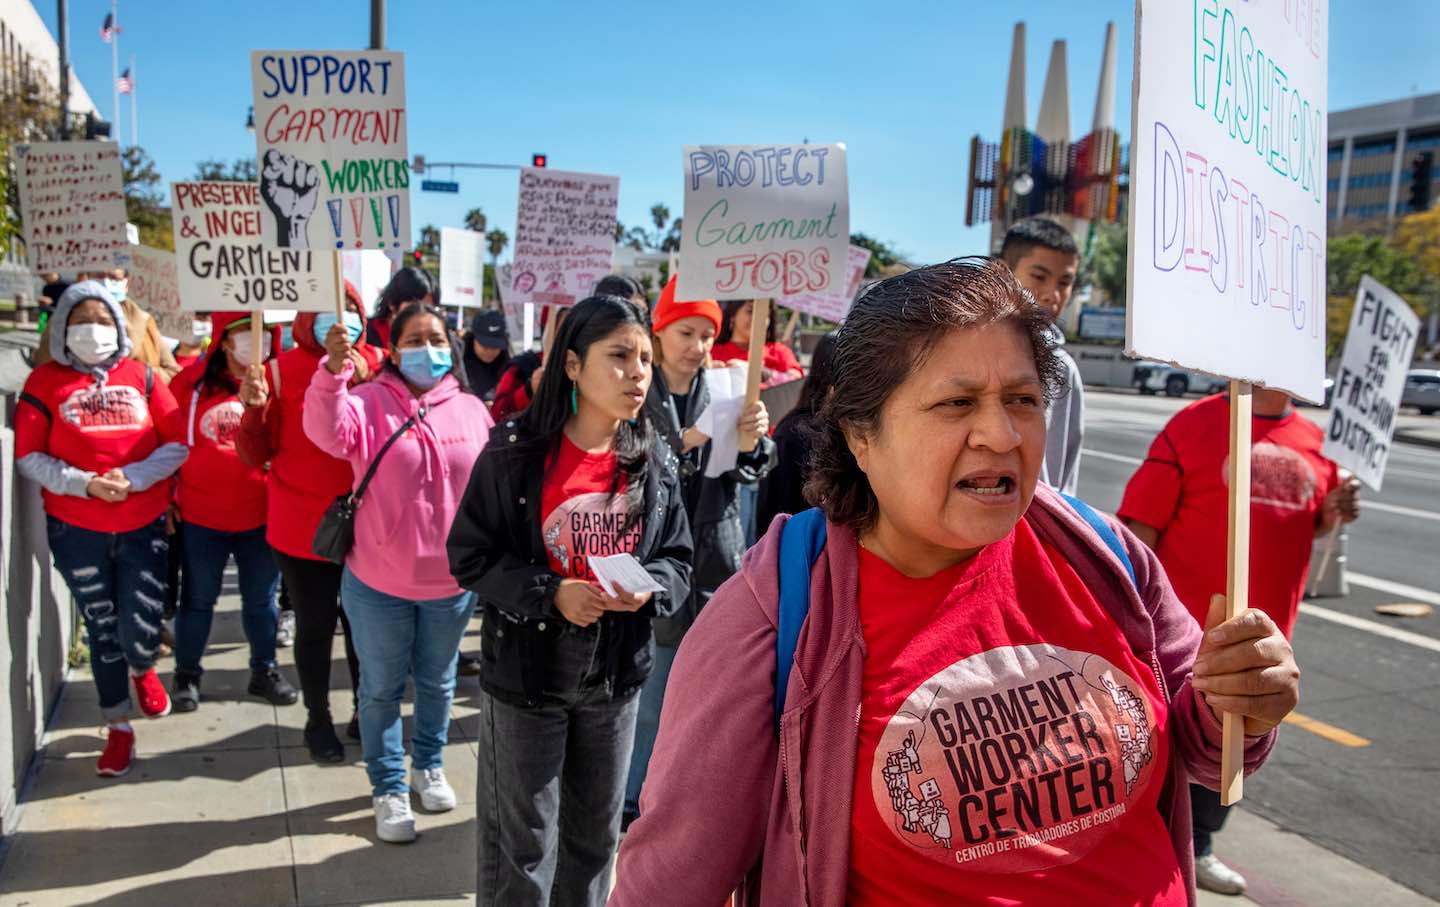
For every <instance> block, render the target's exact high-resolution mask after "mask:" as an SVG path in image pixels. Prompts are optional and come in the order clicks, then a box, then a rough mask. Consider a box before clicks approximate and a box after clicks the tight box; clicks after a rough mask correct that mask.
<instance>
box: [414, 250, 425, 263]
mask: <svg viewBox="0 0 1440 907" xmlns="http://www.w3.org/2000/svg"><path fill="white" fill-rule="evenodd" d="M424 260H425V253H424V252H421V251H420V250H419V249H416V250H415V263H416V264H417V265H418V264H420V263H421V262H423V261H424Z"/></svg>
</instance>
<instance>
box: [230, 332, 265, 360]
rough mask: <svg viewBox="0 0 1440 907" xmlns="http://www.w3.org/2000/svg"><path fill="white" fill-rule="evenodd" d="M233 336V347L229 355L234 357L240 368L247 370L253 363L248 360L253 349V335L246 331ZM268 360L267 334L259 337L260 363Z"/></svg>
mask: <svg viewBox="0 0 1440 907" xmlns="http://www.w3.org/2000/svg"><path fill="white" fill-rule="evenodd" d="M233 336H234V337H235V346H234V348H233V349H231V350H230V353H231V355H233V356H234V357H235V361H236V362H238V363H240V365H241V367H242V368H249V367H250V366H252V365H254V364H255V363H254V362H252V361H251V359H250V354H251V352H253V351H254V349H255V338H254V334H252V333H251V332H249V331H246V332H245V333H243V334H235V335H233ZM269 358H270V334H269V333H268V332H267V333H264V334H261V335H260V361H261V362H264V361H265V360H266V359H269Z"/></svg>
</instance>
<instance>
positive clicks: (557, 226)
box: [505, 167, 620, 305]
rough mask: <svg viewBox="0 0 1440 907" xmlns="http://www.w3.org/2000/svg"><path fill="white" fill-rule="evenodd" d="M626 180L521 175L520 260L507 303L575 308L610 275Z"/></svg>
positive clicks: (527, 171)
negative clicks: (621, 195)
mask: <svg viewBox="0 0 1440 907" xmlns="http://www.w3.org/2000/svg"><path fill="white" fill-rule="evenodd" d="M619 201H620V177H618V176H602V175H599V174H595V173H567V172H565V171H563V170H550V169H547V168H543V167H542V168H535V167H526V168H524V169H522V170H521V171H520V208H519V210H518V211H517V212H516V215H515V259H514V262H513V268H512V276H511V279H510V284H509V286H508V289H507V292H506V293H505V302H506V303H508V304H522V303H526V302H535V303H545V304H548V305H573V304H574V303H575V302H577V301H579V300H581V299H584V298H585V297H586V296H589V295H590V291H592V290H593V289H595V284H596V282H598V281H599V280H600V278H602V277H604V276H605V275H606V274H609V273H610V261H611V259H612V258H613V257H614V255H615V212H616V209H617V207H618V205H619Z"/></svg>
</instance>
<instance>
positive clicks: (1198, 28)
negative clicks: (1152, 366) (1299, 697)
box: [1126, 0, 1329, 804]
mask: <svg viewBox="0 0 1440 907" xmlns="http://www.w3.org/2000/svg"><path fill="white" fill-rule="evenodd" d="M1327 6H1328V4H1327V3H1325V2H1323V0H1301V2H1299V3H1261V4H1257V3H1243V2H1240V0H1196V2H1195V3H1193V4H1192V3H1173V2H1168V0H1139V2H1137V3H1136V7H1135V78H1134V103H1133V117H1134V122H1133V136H1134V139H1133V143H1132V146H1131V148H1132V151H1131V162H1132V163H1131V178H1130V193H1131V203H1130V256H1129V269H1130V272H1129V281H1128V288H1127V289H1128V303H1129V304H1128V308H1127V318H1126V352H1127V353H1128V354H1129V355H1131V356H1136V357H1143V358H1149V359H1159V360H1162V361H1166V362H1173V363H1176V364H1179V365H1182V366H1186V367H1189V368H1194V369H1198V370H1200V371H1203V372H1208V373H1210V374H1213V375H1222V376H1225V377H1228V378H1230V379H1231V381H1230V403H1231V405H1230V451H1231V455H1230V532H1229V539H1228V581H1227V583H1226V586H1227V589H1226V593H1227V596H1228V601H1227V609H1228V610H1227V615H1226V616H1227V617H1234V616H1235V615H1236V614H1238V613H1240V612H1241V611H1243V610H1245V608H1246V606H1247V604H1248V597H1249V568H1250V565H1249V563H1248V557H1249V550H1250V507H1249V501H1250V418H1251V399H1252V398H1251V386H1252V384H1262V385H1265V386H1267V387H1274V388H1280V389H1284V390H1286V391H1289V392H1290V393H1292V394H1295V395H1297V396H1300V397H1304V398H1306V399H1309V400H1315V401H1318V400H1319V399H1320V398H1321V397H1322V395H1323V382H1324V372H1325V309H1324V306H1325V224H1326V219H1325V178H1326V163H1325V160H1326V158H1325V155H1326V88H1327V85H1326V57H1327V47H1328V38H1329V35H1328V27H1329V25H1328V21H1327V18H1326V13H1325V10H1326V8H1327ZM1177 61H1178V62H1179V64H1180V65H1177ZM1223 725H1224V733H1225V745H1224V755H1223V758H1222V763H1221V776H1222V777H1221V793H1220V796H1221V801H1222V802H1224V803H1226V804H1229V803H1234V802H1235V801H1237V800H1239V799H1240V797H1241V795H1242V786H1241V767H1242V763H1243V754H1244V751H1243V747H1244V739H1243V725H1242V721H1241V717H1240V716H1239V715H1234V714H1230V713H1226V714H1225V715H1224V721H1223Z"/></svg>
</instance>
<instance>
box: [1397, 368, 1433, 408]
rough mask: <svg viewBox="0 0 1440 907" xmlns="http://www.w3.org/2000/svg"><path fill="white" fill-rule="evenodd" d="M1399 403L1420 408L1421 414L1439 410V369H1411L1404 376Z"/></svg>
mask: <svg viewBox="0 0 1440 907" xmlns="http://www.w3.org/2000/svg"><path fill="white" fill-rule="evenodd" d="M1400 405H1401V406H1413V407H1415V408H1416V409H1418V410H1420V415H1422V416H1428V415H1431V414H1432V413H1435V412H1440V369H1433V368H1414V369H1411V370H1410V372H1409V374H1407V375H1406V376H1405V390H1404V391H1402V392H1401V394H1400Z"/></svg>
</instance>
